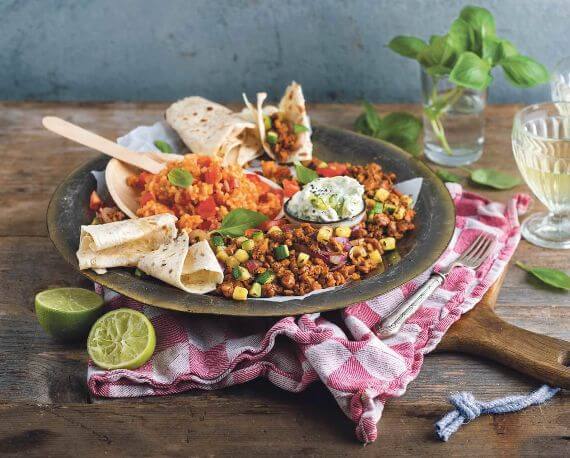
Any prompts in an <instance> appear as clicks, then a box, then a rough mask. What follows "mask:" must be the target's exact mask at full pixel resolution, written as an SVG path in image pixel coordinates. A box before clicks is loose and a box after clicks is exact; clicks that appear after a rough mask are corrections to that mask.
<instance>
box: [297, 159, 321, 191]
mask: <svg viewBox="0 0 570 458" xmlns="http://www.w3.org/2000/svg"><path fill="white" fill-rule="evenodd" d="M295 174H296V176H297V181H298V182H299V183H301V184H302V185H306V184H307V183H310V182H311V181H313V180H316V179H317V178H319V175H318V173H317V172H315V171H314V170H311V169H309V168H308V167H305V166H304V165H303V164H301V163H300V162H295Z"/></svg>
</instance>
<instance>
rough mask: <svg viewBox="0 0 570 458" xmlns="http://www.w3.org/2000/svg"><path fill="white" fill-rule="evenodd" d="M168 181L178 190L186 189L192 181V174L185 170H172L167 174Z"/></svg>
mask: <svg viewBox="0 0 570 458" xmlns="http://www.w3.org/2000/svg"><path fill="white" fill-rule="evenodd" d="M167 177H168V181H169V182H170V184H173V185H174V186H178V187H179V188H187V187H188V186H190V185H191V184H192V182H193V181H194V177H193V176H192V174H191V173H190V172H189V171H188V170H186V169H180V168H176V169H172V170H171V171H170V172H168V175H167Z"/></svg>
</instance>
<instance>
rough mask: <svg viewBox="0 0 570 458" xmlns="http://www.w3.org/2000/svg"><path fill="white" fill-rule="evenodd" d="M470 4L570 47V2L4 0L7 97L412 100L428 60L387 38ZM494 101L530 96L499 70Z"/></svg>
mask: <svg viewBox="0 0 570 458" xmlns="http://www.w3.org/2000/svg"><path fill="white" fill-rule="evenodd" d="M469 3H475V4H479V5H481V6H485V7H486V8H488V9H490V10H491V11H492V12H493V14H494V15H495V18H496V22H497V29H498V34H500V35H501V36H504V37H505V38H508V39H510V40H511V41H513V42H514V43H515V44H516V45H517V47H518V48H519V50H520V51H521V52H522V53H525V54H528V55H531V56H533V57H535V58H537V59H538V60H540V61H541V62H542V63H544V64H545V65H546V66H548V67H549V68H552V66H553V65H554V64H555V63H556V62H557V61H558V60H559V59H561V58H562V57H564V55H568V54H570V50H569V49H568V46H567V43H568V32H569V26H570V0H479V1H477V2H475V1H471V2H469V1H462V0H399V1H398V0H353V1H350V0H312V1H311V0H281V1H262V0H258V1H256V0H234V1H232V0H210V1H208V0H186V1H184V0H138V1H137V0H93V1H88V0H74V1H72V0H16V1H12V0H0V24H1V25H0V99H13V100H171V99H175V98H179V97H182V96H185V95H191V94H200V95H203V96H205V97H209V98H212V99H215V100H220V101H235V100H238V99H240V95H241V92H242V91H247V92H248V93H250V94H252V95H253V94H254V93H255V92H256V91H260V90H266V91H268V92H269V94H270V96H273V98H277V97H279V96H280V94H281V92H282V90H283V89H284V87H285V86H286V84H287V83H288V82H289V81H290V80H292V79H295V80H296V81H298V82H300V83H302V84H303V87H304V89H305V92H306V95H307V97H308V99H309V100H310V101H321V102H326V101H356V100H360V99H368V100H371V101H375V102H415V101H417V100H419V69H418V66H417V64H416V63H415V62H412V61H410V60H408V59H405V58H403V57H400V56H397V55H395V54H394V53H392V52H391V51H390V50H389V49H388V48H386V43H387V42H388V41H389V40H390V38H392V37H393V36H395V35H398V34H413V35H418V36H422V37H424V38H427V37H429V35H430V34H435V33H442V32H444V31H445V30H446V29H447V27H448V26H449V24H450V23H451V21H452V20H453V19H454V18H455V17H456V16H457V15H458V13H459V11H460V9H461V8H462V7H463V6H464V5H466V4H469ZM495 75H496V77H495V84H494V85H493V87H492V89H491V93H490V96H491V102H533V101H539V100H544V99H546V98H548V97H549V92H548V87H547V86H542V87H539V88H533V89H530V90H521V89H516V88H513V87H511V86H509V85H508V83H506V82H505V81H504V80H503V77H502V75H501V74H500V72H499V71H497V72H496V74H495Z"/></svg>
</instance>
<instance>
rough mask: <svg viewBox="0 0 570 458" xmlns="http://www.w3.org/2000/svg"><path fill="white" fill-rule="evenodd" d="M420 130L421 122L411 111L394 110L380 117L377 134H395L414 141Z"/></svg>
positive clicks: (383, 135) (383, 136) (385, 135)
mask: <svg viewBox="0 0 570 458" xmlns="http://www.w3.org/2000/svg"><path fill="white" fill-rule="evenodd" d="M421 130H422V122H421V121H420V120H419V119H418V118H417V117H415V116H414V115H413V114H411V113H406V112H403V111H395V112H393V113H390V114H388V115H386V116H385V117H384V118H383V119H382V124H381V126H380V129H379V130H378V131H377V134H379V135H381V136H382V138H385V137H387V136H397V137H401V138H405V139H407V140H410V141H413V142H415V141H416V140H417V139H418V137H419V135H420V132H421Z"/></svg>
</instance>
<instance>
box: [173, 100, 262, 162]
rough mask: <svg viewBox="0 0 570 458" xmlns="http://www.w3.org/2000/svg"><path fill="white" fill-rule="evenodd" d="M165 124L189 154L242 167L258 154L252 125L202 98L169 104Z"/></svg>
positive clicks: (255, 135)
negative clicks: (183, 144) (171, 129)
mask: <svg viewBox="0 0 570 458" xmlns="http://www.w3.org/2000/svg"><path fill="white" fill-rule="evenodd" d="M166 121H167V122H168V124H170V126H171V127H172V128H173V129H174V130H175V131H176V132H177V133H178V135H180V138H181V139H182V141H183V142H184V143H185V144H186V146H188V148H190V150H191V151H192V152H193V153H196V154H203V155H206V156H215V157H218V158H220V159H221V160H222V162H223V164H224V165H230V164H239V165H244V164H245V163H246V162H247V161H248V160H251V159H252V158H254V157H257V156H259V155H260V154H262V148H261V144H260V141H259V137H258V135H257V132H256V125H255V123H254V122H251V121H249V120H247V119H245V118H244V117H243V116H241V115H240V114H238V113H234V112H233V111H232V110H230V109H229V108H227V107H224V106H223V105H220V104H218V103H215V102H212V101H210V100H207V99H204V98H203V97H187V98H185V99H182V100H179V101H178V102H176V103H174V104H172V105H171V106H170V107H169V108H168V109H167V110H166ZM246 159H247V160H246Z"/></svg>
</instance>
